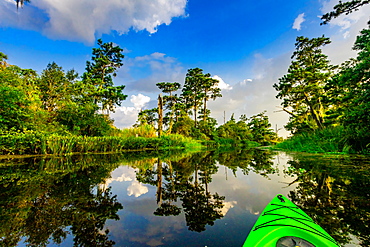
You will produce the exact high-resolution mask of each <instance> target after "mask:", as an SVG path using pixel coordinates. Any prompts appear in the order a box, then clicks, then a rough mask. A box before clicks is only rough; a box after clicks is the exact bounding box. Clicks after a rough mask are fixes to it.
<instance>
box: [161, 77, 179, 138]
mask: <svg viewBox="0 0 370 247" xmlns="http://www.w3.org/2000/svg"><path fill="white" fill-rule="evenodd" d="M156 85H157V87H158V88H159V89H160V90H161V91H162V92H163V93H168V94H169V95H168V96H167V95H165V96H164V97H163V101H164V103H165V107H166V108H167V109H168V110H169V111H170V112H169V122H170V124H169V128H168V132H169V133H171V131H172V125H173V121H174V119H173V118H174V114H175V111H176V110H175V105H176V103H177V102H178V101H179V98H178V97H177V95H173V94H172V93H173V92H175V91H177V90H179V89H180V87H181V85H180V83H178V82H172V83H171V82H160V83H157V84H156Z"/></svg>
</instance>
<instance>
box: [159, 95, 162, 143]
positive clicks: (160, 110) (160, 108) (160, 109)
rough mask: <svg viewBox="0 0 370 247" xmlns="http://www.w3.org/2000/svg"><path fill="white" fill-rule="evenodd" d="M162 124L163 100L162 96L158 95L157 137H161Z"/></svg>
mask: <svg viewBox="0 0 370 247" xmlns="http://www.w3.org/2000/svg"><path fill="white" fill-rule="evenodd" d="M162 124H163V99H162V94H159V95H158V137H161V135H162Z"/></svg>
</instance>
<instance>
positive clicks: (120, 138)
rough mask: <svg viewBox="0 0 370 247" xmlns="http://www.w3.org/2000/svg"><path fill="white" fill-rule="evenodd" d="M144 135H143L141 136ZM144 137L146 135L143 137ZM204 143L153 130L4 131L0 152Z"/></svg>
mask: <svg viewBox="0 0 370 247" xmlns="http://www.w3.org/2000/svg"><path fill="white" fill-rule="evenodd" d="M139 134H140V136H139ZM143 136H144V137H143ZM199 148H201V144H200V142H198V141H195V140H193V139H191V138H188V137H184V136H182V135H175V134H171V135H163V136H162V137H161V138H158V137H156V136H153V132H151V129H149V128H147V129H145V128H141V129H138V130H132V129H129V130H127V131H123V133H119V134H118V135H115V136H102V137H87V136H75V135H68V136H60V135H55V134H51V135H50V134H43V133H37V132H33V131H25V132H12V133H1V134H0V154H3V155H9V154H10V155H22V154H55V155H63V154H72V153H92V152H103V153H107V152H121V151H127V150H148V149H150V150H159V149H199Z"/></svg>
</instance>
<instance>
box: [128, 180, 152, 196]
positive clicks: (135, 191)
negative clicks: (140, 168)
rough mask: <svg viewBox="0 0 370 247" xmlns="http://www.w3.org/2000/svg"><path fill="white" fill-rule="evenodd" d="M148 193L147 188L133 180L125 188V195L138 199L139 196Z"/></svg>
mask: <svg viewBox="0 0 370 247" xmlns="http://www.w3.org/2000/svg"><path fill="white" fill-rule="evenodd" d="M148 191H149V189H148V187H146V186H144V185H143V184H142V183H140V182H138V181H136V180H135V181H133V182H132V183H131V185H130V186H129V187H128V188H127V195H128V196H132V195H133V196H135V197H139V196H141V195H144V194H146V193H148Z"/></svg>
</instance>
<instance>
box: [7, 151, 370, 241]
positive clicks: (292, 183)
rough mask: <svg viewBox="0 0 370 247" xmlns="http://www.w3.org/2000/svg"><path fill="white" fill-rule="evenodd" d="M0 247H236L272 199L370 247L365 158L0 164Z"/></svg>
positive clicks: (268, 154)
mask: <svg viewBox="0 0 370 247" xmlns="http://www.w3.org/2000/svg"><path fill="white" fill-rule="evenodd" d="M0 174H1V180H0V195H1V196H0V204H1V211H0V246H208V247H211V246H241V245H242V244H243V242H244V241H245V238H246V237H247V235H248V233H249V231H250V230H251V228H252V226H253V224H254V223H255V222H256V220H257V218H258V216H259V214H260V212H261V211H262V210H263V209H264V207H265V206H266V205H267V203H268V202H269V201H270V200H271V198H273V197H274V196H275V195H276V194H283V195H285V196H287V197H288V198H290V199H291V200H292V201H293V202H294V203H295V204H296V205H298V206H300V207H301V208H302V209H303V210H304V211H305V212H306V213H307V214H309V215H310V216H311V217H312V218H313V219H314V220H315V221H316V222H317V223H318V224H320V225H321V226H322V227H323V228H324V229H325V230H326V231H327V232H328V233H329V234H330V235H331V236H333V237H334V238H335V239H336V240H337V241H338V243H340V244H341V246H347V247H349V246H370V226H369V222H370V159H368V158H366V157H362V156H338V155H308V154H305V155H302V154H294V153H285V152H272V151H264V150H257V149H251V150H234V151H208V152H196V153H184V152H167V153H163V152H162V153H158V152H157V153H155V152H141V153H139V152H138V153H123V154H114V155H113V154H96V155H74V156H66V157H33V158H26V159H11V158H6V159H1V160H0Z"/></svg>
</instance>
